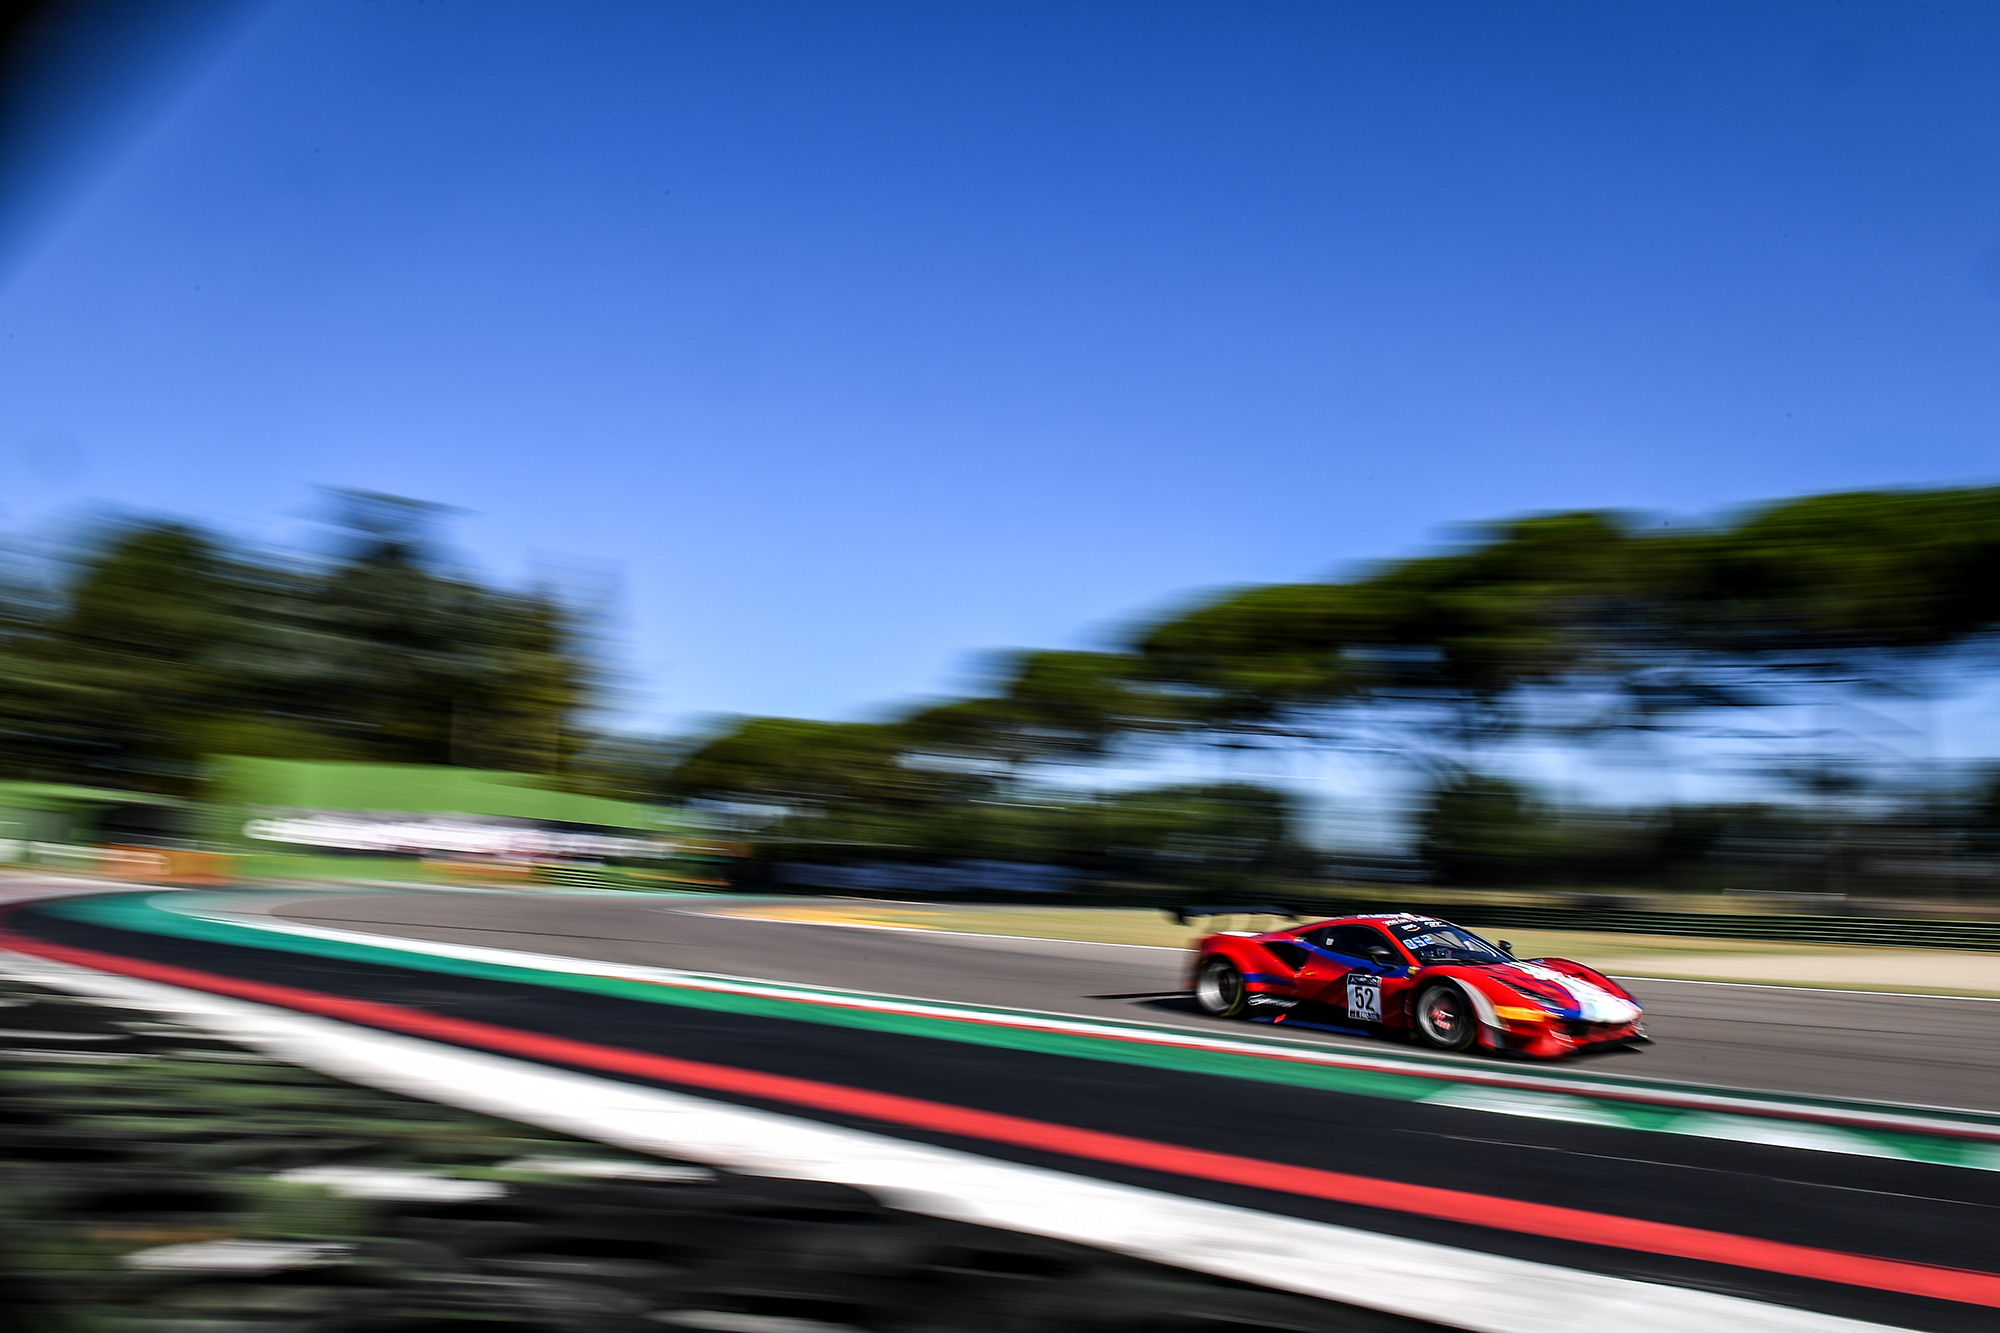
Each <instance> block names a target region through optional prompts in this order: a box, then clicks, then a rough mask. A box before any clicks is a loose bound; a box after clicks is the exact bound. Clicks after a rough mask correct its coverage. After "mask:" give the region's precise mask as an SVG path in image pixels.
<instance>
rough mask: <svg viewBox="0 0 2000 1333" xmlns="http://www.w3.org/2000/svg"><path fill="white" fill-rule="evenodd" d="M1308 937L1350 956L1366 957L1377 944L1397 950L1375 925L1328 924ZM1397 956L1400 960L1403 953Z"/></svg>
mask: <svg viewBox="0 0 2000 1333" xmlns="http://www.w3.org/2000/svg"><path fill="white" fill-rule="evenodd" d="M1306 938H1308V939H1310V940H1311V941H1312V942H1313V943H1314V944H1317V945H1319V946H1320V947H1321V948H1322V949H1331V950H1332V951H1333V952H1335V953H1338V954H1345V955H1347V956H1348V957H1349V958H1366V957H1368V951H1369V950H1370V949H1372V948H1375V947H1377V946H1380V947H1382V948H1385V949H1390V952H1392V953H1393V952H1395V951H1394V950H1393V949H1391V948H1390V945H1389V937H1388V936H1387V935H1384V934H1383V933H1382V932H1381V931H1379V930H1377V929H1375V928H1374V927H1373V926H1328V927H1327V928H1326V929H1324V930H1316V931H1314V932H1313V933H1312V934H1311V935H1309V936H1307V937H1306ZM1396 956H1397V959H1398V960H1399V961H1400V960H1401V958H1402V955H1401V954H1397V955H1396Z"/></svg>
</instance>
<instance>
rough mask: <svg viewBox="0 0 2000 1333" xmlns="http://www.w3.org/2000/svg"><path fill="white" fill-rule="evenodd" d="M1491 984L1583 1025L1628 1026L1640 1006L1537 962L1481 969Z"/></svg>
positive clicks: (1579, 978)
mask: <svg viewBox="0 0 2000 1333" xmlns="http://www.w3.org/2000/svg"><path fill="white" fill-rule="evenodd" d="M1480 970H1481V971H1482V972H1483V973H1484V974H1485V975H1486V976H1487V977H1488V978H1489V979H1490V980H1492V981H1495V982H1498V983H1501V984H1502V985H1505V986H1509V987H1512V988H1514V989H1516V990H1519V991H1521V992H1523V993H1524V994H1527V995H1530V996H1533V997H1534V998H1535V999H1536V1000H1539V1001H1541V1002H1543V1003H1544V1004H1548V1005H1551V1006H1553V1007H1555V1008H1556V1010H1557V1012H1558V1014H1559V1016H1561V1017H1563V1018H1568V1019H1574V1020H1577V1021H1580V1022H1584V1023H1630V1022H1632V1021H1633V1020H1635V1019H1637V1018H1638V1017H1639V1013H1640V1009H1639V1006H1638V1005H1637V1004H1635V1003H1633V1002H1632V1001H1631V1000H1628V999H1626V998H1625V997H1624V996H1622V995H1620V994H1618V993H1617V992H1615V991H1612V990H1608V989H1606V988H1605V987H1604V986H1602V985H1599V984H1598V983H1597V982H1595V981H1592V980H1591V979H1589V978H1588V977H1580V976H1578V975H1576V974H1575V973H1574V972H1565V971H1562V970H1560V969H1558V968H1553V967H1548V966H1546V965H1544V964H1542V963H1537V962H1517V963H1506V964H1502V965H1499V966H1495V967H1488V968H1482V969H1480Z"/></svg>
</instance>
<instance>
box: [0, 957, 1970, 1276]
mask: <svg viewBox="0 0 2000 1333" xmlns="http://www.w3.org/2000/svg"><path fill="white" fill-rule="evenodd" d="M0 947H5V948H8V949H12V950H14V951H16V952H19V953H26V954H32V955H35V956H38V957H43V958H50V959H54V960H56V961H59V962H65V963H71V964H74V965H76V966H80V967H88V968H93V969H96V970H98V971H103V972H112V973H117V974H121V975H125V976H133V977H140V978H143V979H146V980H150V981H159V982H164V983H166V984H168V985H173V986H182V987H186V988H189V989H193V990H202V991H208V992H210V993H212V994H219V995H229V996H234V997H236V998H239V999H245V1000H252V1001H256V1002H258V1003H264V1004H275V1005H279V1006H281V1007H283V1008H287V1009H294V1010H299V1011H301V1012H305V1013H314V1014H320V1015H323V1016H325V1017H329V1018H338V1019H342V1020H345V1021H349V1022H356V1023H361V1024H365V1025H367V1026H370V1027H378V1028H385V1029H389V1030H392V1031H398V1032H406V1033H410V1034H412V1035H415V1036H423V1037H432V1038H436V1039H439V1040H443V1041H449V1042H454V1043H457V1044H462V1045H472V1046H478V1047H482V1048H484V1049H488V1050H494V1051H501V1052H506V1053H509V1054H514V1055H523V1056H527V1057H529V1058H531V1059H536V1060H546V1061H549V1062H552V1063H557V1064H564V1065H570V1066H575V1067H580V1068H586V1069H599V1070H603V1071H606V1072H609V1073H618V1074H627V1075H636V1076H639V1077H642V1078H648V1079H656V1080H659V1081H661V1082H665V1083H674V1084H682V1085H686V1086H690V1087H699V1088H707V1089H710V1090H713V1091H718V1092H728V1093H734V1094H738V1095H742V1096H750V1097H759V1098H766V1099H770V1100H774V1101H782V1102H789V1103H791V1104H794V1105H799V1106H810V1107H814V1108H815V1109H819V1110H825V1111H834V1112H839V1113H844V1114H850V1115H859V1116H865V1117H867V1118H870V1119H874V1120H880V1121H886V1122H888V1123H891V1124H901V1125H909V1126H913V1127H918V1128H923V1129H930V1130H936V1131H941V1132H944V1133H949V1134H960V1135H964V1136H966V1137H968V1138H977V1139H986V1140H990V1141H993V1142H999V1143H1009V1144H1014V1145H1017V1146H1020V1147H1026V1148H1036V1149H1042V1150H1046V1151H1051V1152H1058V1153H1063V1154H1067V1155H1069V1156H1074V1157H1083V1158H1089V1159H1093V1160H1096V1161H1105V1162H1115V1163H1119V1164H1123V1165H1128V1166H1136V1167H1140V1168H1144V1169H1148V1170H1155V1171H1165V1172H1170V1173H1172V1174H1175V1175H1183V1176H1192V1177H1196V1178H1200V1179H1206V1180H1216V1181H1224V1182H1228V1183H1231V1184H1239V1185H1248V1186H1251V1187H1253V1188H1257V1189H1268V1190H1278V1191H1282V1192H1285V1193H1289V1194H1301V1195H1307V1196H1311V1197H1315V1198H1322V1199H1333V1200H1337V1201H1340V1202H1344V1203H1356V1204H1361V1205H1363V1206H1366V1207H1374V1208H1388V1209H1394V1210H1396V1211H1399V1212H1410V1213H1418V1214H1421V1215H1423V1216H1427V1217H1436V1218H1443V1219H1446V1220H1450V1221H1457V1222H1468V1223H1471V1224H1473V1225H1477V1226H1487V1227H1495V1228H1499V1229H1502V1230H1507V1231H1519V1232H1526V1233H1528V1234H1531V1235H1538V1236H1549V1237H1554V1238H1557V1239H1563V1240H1574V1241H1581V1242H1584V1243H1587V1244H1594V1245H1608V1246H1611V1247H1614V1248H1618V1249H1630V1250H1643V1251H1646V1252H1647V1253H1651V1254H1663V1255H1670V1256H1673V1257H1676V1258H1685V1259H1697V1260H1703V1261H1706V1262H1710V1263H1723V1264H1730V1265H1733V1266H1735V1267H1739V1268H1755V1269H1760V1270H1763V1271H1766V1272H1773V1273H1783V1274H1787V1275H1789V1276H1793V1277H1805V1278H1815V1279H1818V1280H1821V1281H1827V1282H1839V1283H1845V1284H1847V1285H1850V1286H1861V1287H1871V1288H1874V1289H1876V1290H1879V1291H1893V1292H1900V1293H1903V1294H1905V1295H1912V1296H1926V1297H1932V1298H1935V1299H1939V1300H1949V1301H1959V1302H1962V1303H1965V1304H1971V1305H1985V1306H1992V1307H1995V1308H2000V1275H1995V1274H1990V1273H1977V1272H1971V1271H1968V1270H1965V1269H1956V1268H1942V1267H1936V1266H1932V1265H1925V1264H1912V1263H1904V1262H1899V1261H1896V1260H1891V1259H1878V1258H1873V1257H1870V1256H1866V1255H1856V1254H1841V1253H1838V1252H1835V1251H1831V1250H1820V1249H1814V1248H1811V1247H1808V1246H1802V1245H1788V1244H1784V1243H1782V1242H1777V1241H1767V1240H1758V1239H1756V1238H1753V1237H1748V1236H1732V1235H1728V1234H1725V1233H1722V1232H1714V1231H1702V1230H1698V1229H1695V1228H1691V1227H1678V1226H1670V1225H1666V1224H1662V1223H1657V1222H1646V1221H1641V1220H1638V1219H1635V1218H1624V1217H1613V1216H1608V1215H1606V1214H1602V1213H1588V1212H1582V1211H1579V1210H1576V1209H1570V1208H1556V1207H1550V1206H1548V1205H1545V1204H1534V1203H1527V1202H1523V1201H1520V1200H1513V1199H1496V1198H1491V1197H1487V1196H1483V1195H1477V1194H1468V1193H1464V1192H1461V1191H1457V1190H1445V1189H1437V1188H1433V1187H1429V1186H1422V1185H1408V1184H1401V1183H1397V1182H1393V1181H1385V1180H1373V1179H1369V1178H1367V1177H1363V1176H1352V1175H1345V1174H1342V1173H1338V1172H1331V1171H1319V1170H1313V1169H1310V1168H1304V1167H1296V1166H1287V1165H1280V1164H1278V1163H1274V1162H1261V1161H1257V1160H1255V1159H1253V1158H1246V1157H1236V1156H1232V1155H1230V1154H1226V1153H1215V1152H1206V1151H1202V1150H1199V1149H1193V1148H1182V1147H1177V1146H1175V1145H1172V1144H1165V1143H1154V1142H1149V1141H1146V1140H1143V1139H1132V1138H1126V1137H1124V1136H1122V1135H1117V1134H1104V1133H1099V1132H1096V1131H1092V1130H1083V1129H1075V1128H1071V1127H1068V1126H1063V1125H1053V1124H1047V1123H1044V1122H1040V1121H1033V1120H1025V1119H1021V1118H1019V1117H1016V1116H1008V1115H996V1114H994V1113H991V1112H986V1111H978V1110H974V1109H971V1108H968V1107H960V1106H950V1105H945V1104H943V1103H938V1102H930V1101H923V1100H919V1099H917V1098H911V1097H899V1096H894V1095H891V1094H885V1093H878V1092H869V1091H865V1090H863V1089H859V1088H845V1087H839V1086H836V1085H832V1084H827V1083H819V1082H814V1081H811V1080H807V1079H797V1078H789V1077H786V1076H783V1075H776V1074H766V1073H759V1072H756V1071H753V1070H746V1069H734V1068H729V1067H727V1066H722V1065H715V1064H708V1063H704V1062H700V1061H692V1060H680V1059H675V1058H672V1057H668V1056H657V1055H647V1054H644V1053H641V1052H637V1051H628V1050H620V1049H617V1048H614V1047H608V1046H598V1045H594V1044H592V1043H587V1042H579V1041H571V1040H568V1039H565V1038H559V1037H547V1036H541V1035H537V1034H532V1033H526V1032H520V1031H516V1030H514V1029H510V1028H503V1027H497V1026H494V1025H492V1024H488V1023H478V1022H472V1021H468V1020H465V1019H457V1018H445V1017H442V1016H439V1015H435V1014H427V1013H423V1012H420V1011H418V1010H414V1009H408V1008H404V1007H402V1006H400V1005H388V1004H380V1003H377V1002H374V1001H364V1000H349V999H343V998H341V997H338V996H332V995H324V994H320V993H318V992H314V991H308V990H301V989H298V988H296V987H290V986H273V985H267V984H264V983H260V982H249V981H240V980H237V979H235V978H231V977H223V976H217V975H215V974H213V973H208V972H200V971H196V970H194V969H191V968H184V967H176V966H172V965H169V964H160V963H151V962H143V961H140V960H137V959H130V958H122V957H118V956H116V955H113V954H106V953H103V952H100V951H97V950H92V949H77V948H72V947H68V946H63V945H55V944H47V943H44V942H42V941H39V940H35V939H30V938H28V937H25V936H22V935H18V934H15V933H13V932H0Z"/></svg>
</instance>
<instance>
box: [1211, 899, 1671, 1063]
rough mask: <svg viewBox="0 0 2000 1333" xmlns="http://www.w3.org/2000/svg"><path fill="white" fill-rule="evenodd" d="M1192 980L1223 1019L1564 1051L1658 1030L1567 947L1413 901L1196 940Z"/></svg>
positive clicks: (1536, 1052) (1533, 1052)
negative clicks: (1562, 952) (1516, 940)
mask: <svg viewBox="0 0 2000 1333" xmlns="http://www.w3.org/2000/svg"><path fill="white" fill-rule="evenodd" d="M1243 910H1244V909H1242V908H1190V909H1185V910H1184V911H1182V912H1177V913H1175V914H1174V915H1175V916H1176V918H1177V919H1180V920H1182V921H1183V922H1185V921H1186V920H1187V919H1188V918H1189V917H1193V916H1214V915H1222V914H1224V913H1225V912H1241V911H1243ZM1190 982H1191V984H1192V987H1193V991H1194V999H1195V1003H1196V1005H1197V1006H1199V1007H1200V1008H1201V1009H1202V1011H1203V1012H1205V1013H1209V1014H1213V1015H1214V1016H1216V1017H1218V1018H1234V1017H1237V1016H1244V1017H1249V1018H1252V1019H1261V1020H1264V1021H1266V1022H1271V1023H1280V1024H1284V1025H1285V1026H1288V1027H1312V1028H1319V1029H1322V1030H1325V1029H1329V1028H1331V1029H1333V1030H1336V1031H1341V1032H1351V1033H1366V1034H1369V1035H1398V1036H1403V1035H1407V1036H1409V1037H1413V1038H1415V1039H1416V1040H1418V1041H1421V1042H1424V1043H1425V1044H1427V1045H1431V1046H1435V1047H1438V1048H1440V1049H1442V1050H1447V1051H1462V1050H1465V1049H1467V1048H1469V1047H1472V1046H1480V1047H1483V1048H1485V1049H1486V1050H1489V1051H1495V1052H1509V1053H1513V1054H1518V1055H1526V1056H1536V1057H1541V1058H1552V1057H1558V1056H1564V1055H1569V1054H1571V1053H1573V1052H1575V1051H1578V1050H1582V1049H1584V1048H1587V1047H1603V1046H1607V1045H1619V1044H1630V1043H1635V1042H1643V1041H1645V1040H1646V1035H1645V1033H1646V1029H1645V1025H1644V1024H1643V1023H1642V1022H1641V1017H1642V1016H1641V1013H1640V1009H1639V1004H1638V1002H1637V1001H1636V1000H1634V999H1633V998H1632V997H1631V996H1630V995H1628V994H1627V993H1626V992H1625V990H1624V989H1623V988H1622V987H1620V986H1619V985H1618V984H1617V983H1616V982H1614V981H1612V980H1611V979H1610V978H1609V977H1606V976H1604V975H1603V974H1602V973H1600V972H1595V971H1592V970H1591V969H1590V968H1587V967H1585V966H1584V965H1583V964H1581V963H1573V962H1570V961H1569V960H1568V959H1566V958H1531V959H1522V958H1516V957H1515V956H1514V955H1513V952H1512V950H1511V949H1510V948H1509V946H1508V945H1507V942H1506V941H1504V940H1503V941H1501V942H1500V943H1499V944H1497V945H1496V944H1492V943H1489V942H1488V941H1486V940H1484V939H1481V938H1480V937H1479V936H1477V935H1475V934H1473V933H1472V932H1471V931H1469V930H1467V929H1465V928H1464V927H1463V926H1454V925H1453V924H1451V923H1450V922H1449V921H1440V920H1438V919H1437V918H1436V917H1429V916H1416V915H1413V914H1411V913H1407V912H1385V913H1376V914H1373V915H1368V916H1344V917H1336V918H1334V919H1333V920H1329V921H1315V922H1313V923H1312V924H1311V925H1302V926H1294V927H1292V928H1290V929H1286V930H1273V931H1264V932H1249V931H1220V932H1218V933H1216V934H1213V935H1209V936H1207V937H1206V938H1204V939H1202V940H1200V941H1199V942H1198V943H1197V944H1196V945H1195V957H1194V966H1193V972H1192V975H1191V976H1190Z"/></svg>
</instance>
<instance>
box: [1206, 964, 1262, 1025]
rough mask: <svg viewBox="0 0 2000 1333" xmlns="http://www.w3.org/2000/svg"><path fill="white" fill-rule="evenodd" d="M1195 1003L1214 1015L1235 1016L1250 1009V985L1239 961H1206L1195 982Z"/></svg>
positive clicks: (1220, 1016)
mask: <svg viewBox="0 0 2000 1333" xmlns="http://www.w3.org/2000/svg"><path fill="white" fill-rule="evenodd" d="M1194 1006H1195V1008H1197V1009H1199V1010H1201V1011H1202V1012H1203V1013H1204V1014H1207V1015H1208V1016H1209V1017H1210V1018H1235V1017H1236V1016H1237V1015H1239V1014H1241V1013H1242V1012H1243V1011H1244V1010H1245V1009H1247V1008H1249V1007H1250V988H1249V987H1248V986H1246V985H1244V983H1243V974H1242V973H1241V972H1239V971H1237V970H1236V964H1234V963H1232V962H1230V961H1229V960H1228V959H1227V958H1211V959H1209V960H1208V961H1207V962H1206V963H1203V964H1202V965H1201V974H1200V975H1199V976H1197V977H1196V978H1195V982H1194Z"/></svg>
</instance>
